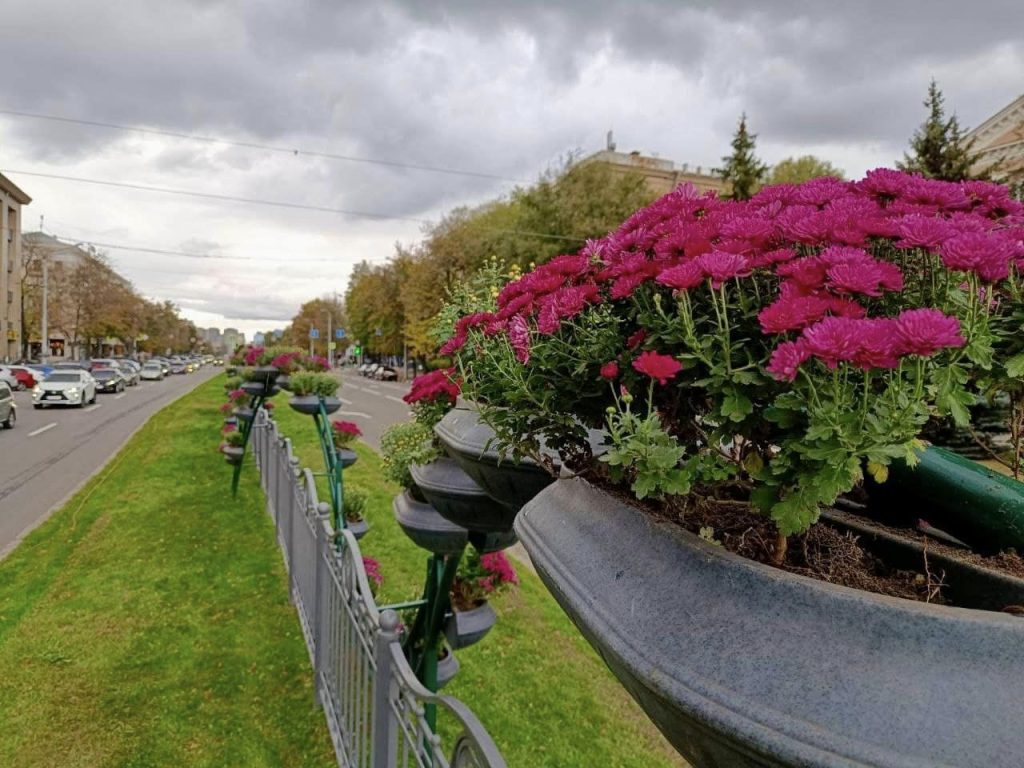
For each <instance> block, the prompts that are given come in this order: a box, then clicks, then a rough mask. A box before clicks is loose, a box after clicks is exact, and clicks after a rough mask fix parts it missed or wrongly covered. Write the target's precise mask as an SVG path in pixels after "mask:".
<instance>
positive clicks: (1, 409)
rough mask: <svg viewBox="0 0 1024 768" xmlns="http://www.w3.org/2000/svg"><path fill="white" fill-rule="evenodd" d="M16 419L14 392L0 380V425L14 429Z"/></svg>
mask: <svg viewBox="0 0 1024 768" xmlns="http://www.w3.org/2000/svg"><path fill="white" fill-rule="evenodd" d="M17 420H18V413H17V406H15V405H14V393H13V392H11V388H10V387H9V386H7V383H6V382H3V381H0V427H3V428H4V429H14V422H16V421H17Z"/></svg>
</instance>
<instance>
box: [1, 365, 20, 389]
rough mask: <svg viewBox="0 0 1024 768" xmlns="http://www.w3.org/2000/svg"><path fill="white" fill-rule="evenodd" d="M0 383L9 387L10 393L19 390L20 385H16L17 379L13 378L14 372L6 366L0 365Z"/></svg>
mask: <svg viewBox="0 0 1024 768" xmlns="http://www.w3.org/2000/svg"><path fill="white" fill-rule="evenodd" d="M0 381H2V382H3V383H4V384H6V385H7V386H8V387H10V388H11V390H12V391H14V390H18V389H21V385H20V384H19V383H18V377H17V376H15V375H14V371H12V370H11V369H10V368H8V367H7V366H6V365H0Z"/></svg>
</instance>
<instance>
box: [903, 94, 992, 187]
mask: <svg viewBox="0 0 1024 768" xmlns="http://www.w3.org/2000/svg"><path fill="white" fill-rule="evenodd" d="M944 101H945V100H944V98H943V96H942V91H940V90H939V86H938V84H937V83H936V82H935V79H934V78H932V81H931V84H930V85H929V86H928V98H927V99H925V100H924V105H925V107H927V108H928V119H927V120H925V121H924V123H922V124H921V127H920V128H918V129H917V130H916V131H914V136H913V138H912V139H911V140H910V149H911V151H912V154H910V155H908V154H906V153H904V155H903V161H902V162H897V163H896V165H897V167H899V169H900V170H903V171H910V172H911V173H920V174H921V175H923V176H925V177H927V178H929V179H944V180H945V181H962V180H964V179H969V178H981V177H987V176H988V175H989V173H990V172H991V170H992V169H991V168H989V169H986V170H985V171H984V172H982V173H980V174H978V173H972V172H971V167H972V166H974V164H975V163H976V162H977V160H978V155H977V154H975V153H974V152H972V151H971V150H972V149H973V148H974V139H970V140H967V139H966V132H965V131H964V130H962V129H961V128H960V122H959V121H958V120H957V118H956V114H953V116H952V117H950V118H949V119H948V120H947V119H946V110H945V107H944Z"/></svg>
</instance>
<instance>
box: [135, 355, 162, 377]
mask: <svg viewBox="0 0 1024 768" xmlns="http://www.w3.org/2000/svg"><path fill="white" fill-rule="evenodd" d="M139 378H140V379H145V380H146V381H162V380H163V378H164V368H163V366H162V365H160V363H158V362H156V361H154V360H150V361H149V362H148V363H146V364H145V365H144V366H142V370H141V371H139Z"/></svg>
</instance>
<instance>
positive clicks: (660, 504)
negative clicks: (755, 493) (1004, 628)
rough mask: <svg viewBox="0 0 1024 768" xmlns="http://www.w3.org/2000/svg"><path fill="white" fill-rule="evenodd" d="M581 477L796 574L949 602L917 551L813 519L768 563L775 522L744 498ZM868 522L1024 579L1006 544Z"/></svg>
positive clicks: (941, 581) (942, 581) (1023, 566)
mask: <svg viewBox="0 0 1024 768" xmlns="http://www.w3.org/2000/svg"><path fill="white" fill-rule="evenodd" d="M588 479H589V480H590V481H591V482H593V483H595V484H596V485H598V486H600V487H601V488H602V489H603V490H605V491H606V492H608V493H610V494H611V495H613V496H615V497H616V498H618V499H620V500H622V501H623V502H624V503H626V504H630V505H633V506H639V507H640V508H641V509H644V510H646V511H647V512H648V513H649V514H651V515H652V516H653V517H655V518H657V519H660V520H664V521H667V522H670V523H673V524H675V525H679V526H681V527H683V528H685V529H686V530H688V531H690V532H691V533H695V534H697V535H702V530H703V532H704V533H703V535H705V536H707V537H708V538H709V540H712V541H714V542H716V543H718V544H720V545H721V546H723V547H725V548H726V549H727V550H729V551H730V552H734V553H735V554H738V555H741V556H743V557H747V558H749V559H751V560H756V561H757V562H760V563H764V564H766V565H771V566H774V567H778V568H781V569H783V570H785V571H789V572H791V573H796V574H800V575H801V576H810V577H811V578H815V579H819V580H820V581H826V582H829V583H831V584H838V585H841V586H844V587H852V588H854V589H861V590H864V591H867V592H874V593H877V594H881V595H890V596H893V597H902V598H905V599H908V600H917V601H921V602H930V603H937V604H940V605H942V604H948V603H949V602H950V601H949V600H948V599H947V597H946V595H945V590H946V588H947V587H948V584H947V583H946V575H945V574H944V573H943V572H942V571H941V569H937V568H934V567H932V566H929V565H927V563H926V562H925V560H924V558H922V562H921V564H920V569H919V570H901V569H898V568H893V567H890V566H889V565H887V564H886V563H885V562H883V561H882V560H881V559H880V558H878V557H876V556H875V555H874V554H872V553H871V552H870V551H869V550H868V549H867V548H865V547H864V546H862V545H861V543H860V541H859V537H858V536H856V535H854V534H852V533H849V532H846V531H840V530H837V529H836V528H834V527H832V526H830V525H827V524H824V523H816V524H815V525H813V526H811V528H810V529H809V530H808V531H807V532H806V533H804V534H801V535H799V536H791V537H790V538H789V544H788V547H787V549H786V555H785V559H784V561H783V562H782V563H781V564H778V563H776V562H775V552H776V542H777V533H776V528H775V524H774V523H773V522H772V520H771V519H770V518H769V517H767V516H766V515H764V514H762V513H760V512H758V511H757V510H755V509H753V508H752V507H751V506H750V505H749V504H748V503H747V502H746V501H743V500H741V499H728V498H725V499H723V498H714V497H712V496H711V495H710V494H709V493H707V492H706V491H696V492H694V493H692V494H690V495H689V496H685V497H675V498H670V499H667V500H665V501H655V500H645V501H642V502H638V501H637V500H636V499H635V498H634V497H633V496H632V495H631V494H630V493H629V492H628V491H627V490H625V489H623V488H622V487H620V486H616V485H614V484H613V483H611V482H610V481H609V480H608V479H607V477H606V476H597V477H595V476H591V477H589V478H588ZM871 524H872V525H873V526H876V527H878V528H880V529H882V530H887V531H889V532H891V533H894V534H896V535H898V536H901V537H904V538H908V539H911V540H913V541H917V542H919V543H923V542H925V540H927V552H930V553H935V554H942V555H945V556H947V557H950V558H953V559H956V560H960V561H962V562H966V563H971V564H973V565H977V566H980V567H982V568H986V569H988V570H991V571H995V572H998V573H1003V574H1006V575H1008V576H1012V577H1015V578H1018V579H1024V559H1022V558H1021V557H1020V555H1018V554H1017V553H1015V552H1013V551H1012V550H1010V551H1007V552H1002V553H1000V554H998V555H994V556H991V557H985V556H982V555H979V554H977V553H974V552H969V551H966V550H963V549H959V548H956V547H953V546H949V545H946V544H943V543H941V542H939V541H936V540H935V539H934V538H932V537H926V536H924V534H922V533H920V532H919V531H916V530H913V529H907V528H894V527H888V526H882V525H879V524H878V523H877V521H874V520H872V521H871ZM1018 609H1019V610H1018ZM1005 610H1006V611H1007V612H1009V613H1014V614H1018V615H1020V614H1024V607H1022V606H1007V607H1006V608H1005Z"/></svg>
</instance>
